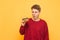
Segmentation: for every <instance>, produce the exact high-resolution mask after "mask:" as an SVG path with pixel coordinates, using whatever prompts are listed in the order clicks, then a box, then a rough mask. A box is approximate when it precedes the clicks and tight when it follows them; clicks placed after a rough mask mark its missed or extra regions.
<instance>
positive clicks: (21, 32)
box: [19, 23, 28, 35]
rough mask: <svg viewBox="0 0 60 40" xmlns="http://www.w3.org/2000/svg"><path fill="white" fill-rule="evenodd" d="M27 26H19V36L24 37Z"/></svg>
mask: <svg viewBox="0 0 60 40" xmlns="http://www.w3.org/2000/svg"><path fill="white" fill-rule="evenodd" d="M27 26H28V25H27V23H26V24H25V26H22V25H21V26H20V29H19V32H20V34H21V35H24V33H25V30H26V28H27Z"/></svg>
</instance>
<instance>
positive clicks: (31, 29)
mask: <svg viewBox="0 0 60 40" xmlns="http://www.w3.org/2000/svg"><path fill="white" fill-rule="evenodd" d="M31 10H32V18H29V19H27V18H25V19H23V20H22V24H21V27H20V30H19V32H20V34H21V35H24V40H49V35H48V26H47V23H46V22H45V21H44V20H43V19H40V18H39V14H40V12H41V8H40V6H39V5H33V6H32V7H31Z"/></svg>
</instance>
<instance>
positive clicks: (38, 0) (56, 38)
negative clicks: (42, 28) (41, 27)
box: [0, 0, 60, 40]
mask: <svg viewBox="0 0 60 40" xmlns="http://www.w3.org/2000/svg"><path fill="white" fill-rule="evenodd" d="M33 4H39V5H40V6H41V14H40V18H42V19H44V20H45V21H46V22H47V24H48V28H49V39H50V40H60V0H0V40H23V39H24V38H23V36H22V35H20V33H19V28H20V25H21V19H22V18H24V17H29V18H30V17H32V15H31V9H30V8H31V6H32V5H33Z"/></svg>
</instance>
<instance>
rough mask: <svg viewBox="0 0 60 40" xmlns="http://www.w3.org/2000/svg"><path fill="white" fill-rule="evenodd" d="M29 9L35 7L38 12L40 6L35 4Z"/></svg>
mask: <svg viewBox="0 0 60 40" xmlns="http://www.w3.org/2000/svg"><path fill="white" fill-rule="evenodd" d="M31 9H37V10H38V11H39V12H40V11H41V7H40V6H39V5H37V4H35V5H33V6H32V7H31Z"/></svg>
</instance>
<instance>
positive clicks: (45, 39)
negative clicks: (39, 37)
mask: <svg viewBox="0 0 60 40" xmlns="http://www.w3.org/2000/svg"><path fill="white" fill-rule="evenodd" d="M44 40H49V33H48V26H47V23H45V25H44Z"/></svg>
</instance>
